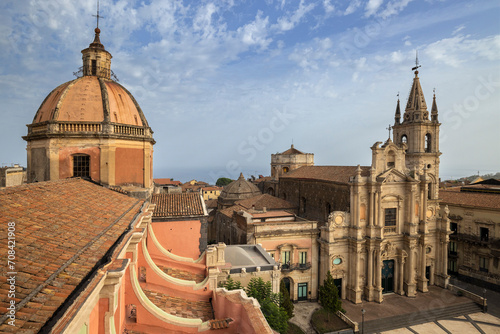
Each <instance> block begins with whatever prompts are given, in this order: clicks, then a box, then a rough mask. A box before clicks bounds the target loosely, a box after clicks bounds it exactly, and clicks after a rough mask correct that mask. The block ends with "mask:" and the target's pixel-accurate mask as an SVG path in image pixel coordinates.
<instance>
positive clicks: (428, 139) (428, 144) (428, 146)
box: [425, 133, 431, 152]
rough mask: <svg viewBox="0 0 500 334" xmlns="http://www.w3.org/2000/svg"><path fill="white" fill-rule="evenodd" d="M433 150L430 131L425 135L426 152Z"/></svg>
mask: <svg viewBox="0 0 500 334" xmlns="http://www.w3.org/2000/svg"><path fill="white" fill-rule="evenodd" d="M430 151H431V134H430V133H428V134H426V135H425V152H430Z"/></svg>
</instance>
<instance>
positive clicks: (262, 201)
mask: <svg viewBox="0 0 500 334" xmlns="http://www.w3.org/2000/svg"><path fill="white" fill-rule="evenodd" d="M234 204H236V205H239V206H242V207H244V208H246V209H252V208H255V209H256V210H262V209H263V208H266V209H267V210H277V209H295V208H296V207H295V205H293V204H292V203H290V202H288V201H285V200H284V199H281V198H278V197H274V196H271V195H269V194H262V195H258V196H254V197H251V198H247V199H242V200H240V201H237V202H235V203H234Z"/></svg>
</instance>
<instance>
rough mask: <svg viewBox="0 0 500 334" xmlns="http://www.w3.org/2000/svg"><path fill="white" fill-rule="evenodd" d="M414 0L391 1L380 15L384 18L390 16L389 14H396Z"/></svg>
mask: <svg viewBox="0 0 500 334" xmlns="http://www.w3.org/2000/svg"><path fill="white" fill-rule="evenodd" d="M411 1H412V0H394V1H391V2H389V3H388V4H387V6H386V7H385V9H384V10H383V11H382V12H380V14H379V15H380V16H381V17H382V18H384V19H386V18H388V17H389V16H392V15H396V14H398V13H399V12H400V11H402V10H403V9H405V7H406V6H408V4H409V3H410V2H411Z"/></svg>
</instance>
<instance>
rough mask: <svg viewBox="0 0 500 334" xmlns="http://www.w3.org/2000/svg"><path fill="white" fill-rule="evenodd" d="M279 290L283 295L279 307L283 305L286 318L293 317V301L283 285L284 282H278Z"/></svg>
mask: <svg viewBox="0 0 500 334" xmlns="http://www.w3.org/2000/svg"><path fill="white" fill-rule="evenodd" d="M280 292H281V295H282V296H283V298H282V301H281V302H280V305H281V307H283V308H284V309H285V311H286V313H287V314H288V319H291V318H293V308H294V307H293V303H292V301H291V300H290V293H289V292H288V289H287V288H286V286H285V282H284V281H281V284H280Z"/></svg>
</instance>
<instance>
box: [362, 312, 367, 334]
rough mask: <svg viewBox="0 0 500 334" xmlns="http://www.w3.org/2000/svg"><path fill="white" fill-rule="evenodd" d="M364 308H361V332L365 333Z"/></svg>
mask: <svg viewBox="0 0 500 334" xmlns="http://www.w3.org/2000/svg"><path fill="white" fill-rule="evenodd" d="M365 312H366V311H365V309H361V334H365Z"/></svg>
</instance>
